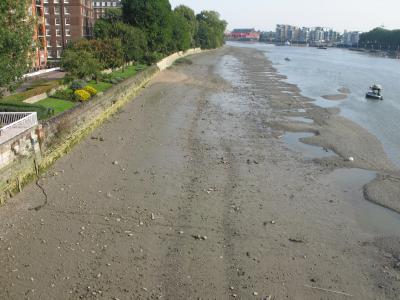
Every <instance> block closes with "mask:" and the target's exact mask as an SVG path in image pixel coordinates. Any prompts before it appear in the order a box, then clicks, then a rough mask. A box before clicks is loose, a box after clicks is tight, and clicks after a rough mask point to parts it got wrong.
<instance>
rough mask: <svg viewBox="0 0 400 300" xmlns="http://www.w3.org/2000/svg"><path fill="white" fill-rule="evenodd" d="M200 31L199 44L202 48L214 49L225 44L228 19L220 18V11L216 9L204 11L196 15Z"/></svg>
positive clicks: (198, 34) (197, 38) (198, 35)
mask: <svg viewBox="0 0 400 300" xmlns="http://www.w3.org/2000/svg"><path fill="white" fill-rule="evenodd" d="M196 19H197V22H198V32H197V36H196V41H197V44H198V45H200V46H201V48H202V49H214V48H218V47H221V46H222V45H223V44H224V32H225V29H226V26H227V23H226V21H224V20H220V15H219V13H217V12H215V11H202V12H201V13H200V14H198V15H197V16H196Z"/></svg>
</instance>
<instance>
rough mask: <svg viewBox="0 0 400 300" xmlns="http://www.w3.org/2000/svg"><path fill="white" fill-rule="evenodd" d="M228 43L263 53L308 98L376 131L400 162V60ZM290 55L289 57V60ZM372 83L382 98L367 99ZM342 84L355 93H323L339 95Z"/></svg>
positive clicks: (353, 53)
mask: <svg viewBox="0 0 400 300" xmlns="http://www.w3.org/2000/svg"><path fill="white" fill-rule="evenodd" d="M229 45H231V46H237V47H251V48H256V49H259V50H261V51H263V52H264V53H265V55H266V56H267V57H268V59H269V60H270V61H272V63H273V64H274V67H275V68H276V69H277V70H278V72H279V73H281V74H282V75H285V76H287V77H288V79H287V81H288V82H290V83H293V84H296V85H297V86H298V87H299V88H300V89H301V93H302V94H303V95H304V96H307V97H310V98H313V99H315V100H316V104H317V105H320V106H323V107H332V106H337V107H339V108H340V109H341V114H342V115H343V116H345V117H347V118H349V119H351V120H352V121H354V122H356V123H357V124H359V125H361V126H362V127H364V128H366V129H367V130H368V131H369V132H371V133H373V134H374V135H375V136H376V137H377V138H378V139H379V140H380V141H381V142H382V144H383V146H384V148H385V151H386V153H387V154H388V156H389V157H390V159H391V160H392V161H393V162H394V163H395V164H396V165H397V166H400V60H394V59H389V58H382V57H376V56H372V55H369V54H365V53H360V52H353V51H349V50H346V49H336V48H332V49H328V50H320V49H317V48H311V47H278V46H274V45H267V44H243V43H229ZM286 57H288V58H290V61H285V58H286ZM373 83H379V84H381V85H382V86H383V96H384V101H374V100H367V99H366V98H365V93H366V91H367V90H368V87H369V86H370V85H371V84H373ZM340 88H347V89H349V90H350V91H351V93H350V94H349V95H348V98H347V99H346V100H343V101H329V100H325V99H323V98H322V97H321V96H323V95H335V94H339V92H338V89H340Z"/></svg>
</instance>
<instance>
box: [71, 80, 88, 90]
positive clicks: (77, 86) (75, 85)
mask: <svg viewBox="0 0 400 300" xmlns="http://www.w3.org/2000/svg"><path fill="white" fill-rule="evenodd" d="M86 85H87V83H86V81H85V80H82V79H76V80H74V81H72V82H71V85H70V88H71V89H72V90H73V91H76V90H81V89H83V88H84V87H85V86H86Z"/></svg>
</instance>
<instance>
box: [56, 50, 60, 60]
mask: <svg viewBox="0 0 400 300" xmlns="http://www.w3.org/2000/svg"><path fill="white" fill-rule="evenodd" d="M60 57H61V51H60V50H57V58H60Z"/></svg>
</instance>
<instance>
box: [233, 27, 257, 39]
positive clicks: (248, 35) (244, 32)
mask: <svg viewBox="0 0 400 300" xmlns="http://www.w3.org/2000/svg"><path fill="white" fill-rule="evenodd" d="M226 37H227V39H228V40H231V41H242V42H258V41H259V40H260V32H259V31H255V29H254V28H251V29H234V30H233V31H232V32H230V33H228V34H227V35H226Z"/></svg>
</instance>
